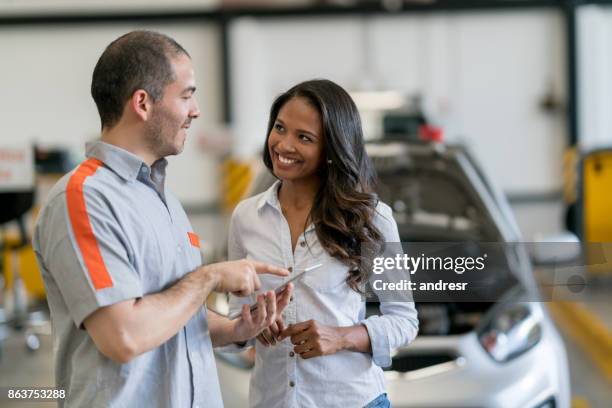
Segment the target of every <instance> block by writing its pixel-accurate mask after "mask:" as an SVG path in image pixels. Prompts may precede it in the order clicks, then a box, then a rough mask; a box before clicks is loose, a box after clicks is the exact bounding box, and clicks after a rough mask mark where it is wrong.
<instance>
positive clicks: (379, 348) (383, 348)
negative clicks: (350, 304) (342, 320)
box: [360, 316, 391, 367]
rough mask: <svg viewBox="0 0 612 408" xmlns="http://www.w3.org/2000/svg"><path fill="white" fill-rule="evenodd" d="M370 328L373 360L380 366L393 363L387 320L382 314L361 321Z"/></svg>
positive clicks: (387, 365)
mask: <svg viewBox="0 0 612 408" xmlns="http://www.w3.org/2000/svg"><path fill="white" fill-rule="evenodd" d="M360 323H361V324H363V325H364V326H365V327H366V329H367V330H368V335H369V336H370V345H371V347H372V361H374V364H376V365H377V366H379V367H389V366H390V365H391V346H390V345H389V336H388V335H387V330H385V323H386V322H385V321H384V320H383V319H381V318H380V316H370V317H368V318H367V319H364V320H362V321H361V322H360Z"/></svg>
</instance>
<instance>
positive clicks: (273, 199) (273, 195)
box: [257, 180, 315, 233]
mask: <svg viewBox="0 0 612 408" xmlns="http://www.w3.org/2000/svg"><path fill="white" fill-rule="evenodd" d="M280 184H281V181H280V180H276V181H275V182H274V184H272V186H270V188H268V189H267V190H266V191H265V192H264V193H263V195H262V196H261V197H259V200H258V201H257V210H258V211H261V209H262V208H263V207H264V206H265V205H266V204H267V205H269V206H271V207H273V208H276V209H277V210H278V212H279V213H280V214H282V213H283V211H282V209H281V206H280V202H279V201H278V189H279V187H280ZM314 227H315V226H314V224H313V223H310V224H308V226H307V227H306V230H305V231H304V233H306V232H310V231H311V230H313V229H314Z"/></svg>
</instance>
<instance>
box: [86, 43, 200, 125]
mask: <svg viewBox="0 0 612 408" xmlns="http://www.w3.org/2000/svg"><path fill="white" fill-rule="evenodd" d="M180 54H184V55H186V56H188V57H189V53H187V51H186V50H185V49H184V48H183V47H182V46H181V45H180V44H179V43H177V42H176V41H175V40H173V39H172V38H170V37H168V36H167V35H164V34H160V33H156V32H153V31H132V32H130V33H127V34H125V35H123V36H121V37H119V38H117V39H116V40H115V41H113V42H112V43H110V44H109V45H108V47H106V49H105V50H104V52H103V53H102V55H101V56H100V59H99V60H98V63H97V64H96V67H95V68H94V72H93V78H92V81H91V96H92V97H93V99H94V101H95V102H96V106H97V107H98V113H99V114H100V119H101V121H102V128H110V127H113V126H114V125H116V124H117V122H119V119H121V116H122V115H123V108H124V107H125V103H126V102H127V101H128V100H129V99H130V98H131V97H132V95H133V94H134V92H135V91H136V90H138V89H143V90H145V91H146V92H147V93H148V94H149V96H150V97H151V98H152V99H153V102H157V101H159V100H160V99H162V97H163V95H164V89H165V88H166V86H167V85H168V84H170V83H171V82H172V81H174V80H175V79H176V77H175V73H174V70H173V69H172V64H171V62H170V59H171V58H173V57H176V56H178V55H180Z"/></svg>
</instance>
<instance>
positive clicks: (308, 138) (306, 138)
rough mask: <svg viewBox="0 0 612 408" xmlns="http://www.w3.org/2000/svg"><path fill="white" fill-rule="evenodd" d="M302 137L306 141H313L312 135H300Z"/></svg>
mask: <svg viewBox="0 0 612 408" xmlns="http://www.w3.org/2000/svg"><path fill="white" fill-rule="evenodd" d="M300 139H302V140H303V141H305V142H312V139H311V138H310V136H306V135H300Z"/></svg>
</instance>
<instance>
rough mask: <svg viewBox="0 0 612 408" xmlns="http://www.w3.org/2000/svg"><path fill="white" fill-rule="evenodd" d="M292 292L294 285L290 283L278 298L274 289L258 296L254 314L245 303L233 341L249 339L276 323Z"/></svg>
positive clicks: (234, 331)
mask: <svg viewBox="0 0 612 408" xmlns="http://www.w3.org/2000/svg"><path fill="white" fill-rule="evenodd" d="M292 293H293V286H292V284H291V283H290V284H288V285H287V288H286V289H285V290H284V291H283V292H282V293H281V294H280V295H279V296H278V298H277V297H276V294H275V293H274V291H269V292H267V293H265V294H264V295H259V296H257V309H256V310H255V312H254V313H253V314H251V311H250V306H249V305H243V306H242V315H241V317H240V318H239V319H238V320H236V322H235V324H234V329H233V335H232V338H233V341H234V342H243V341H247V340H249V339H251V338H253V337H255V336H257V335H259V334H260V333H261V332H262V331H263V330H265V329H266V328H268V327H269V326H271V325H273V324H275V323H276V320H277V318H278V317H279V316H280V314H281V313H282V312H283V310H284V309H285V307H286V306H287V305H288V304H289V299H290V298H291V294H292Z"/></svg>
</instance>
